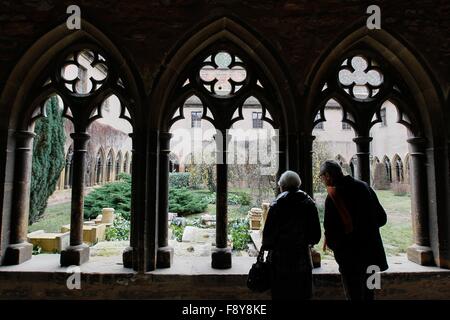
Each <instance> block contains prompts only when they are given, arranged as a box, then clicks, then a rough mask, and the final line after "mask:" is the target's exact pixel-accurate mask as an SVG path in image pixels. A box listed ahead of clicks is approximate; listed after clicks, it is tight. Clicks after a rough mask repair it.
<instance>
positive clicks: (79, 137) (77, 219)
mask: <svg viewBox="0 0 450 320" xmlns="http://www.w3.org/2000/svg"><path fill="white" fill-rule="evenodd" d="M70 136H71V137H72V139H73V158H72V206H71V215H70V246H78V245H81V244H82V243H83V212H84V176H85V174H84V172H85V166H86V153H87V149H86V147H87V142H88V140H89V135H88V134H86V133H72V134H71V135H70Z"/></svg>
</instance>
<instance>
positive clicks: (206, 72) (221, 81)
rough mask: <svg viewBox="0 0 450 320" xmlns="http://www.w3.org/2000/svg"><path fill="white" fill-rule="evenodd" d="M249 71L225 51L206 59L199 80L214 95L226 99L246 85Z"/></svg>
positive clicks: (239, 60)
mask: <svg viewBox="0 0 450 320" xmlns="http://www.w3.org/2000/svg"><path fill="white" fill-rule="evenodd" d="M246 79H247V71H246V69H245V67H244V64H243V62H242V60H241V59H239V58H238V57H236V56H234V55H231V54H229V53H228V52H225V51H220V52H217V53H215V54H213V55H211V56H209V57H208V58H206V59H205V60H204V62H203V64H202V67H201V68H200V71H199V80H200V82H201V83H202V84H203V86H204V87H205V88H206V89H207V90H208V91H209V92H210V93H212V94H215V95H218V96H222V97H226V96H231V95H233V94H235V93H236V92H237V91H239V89H241V88H242V86H243V85H244V83H245V80H246Z"/></svg>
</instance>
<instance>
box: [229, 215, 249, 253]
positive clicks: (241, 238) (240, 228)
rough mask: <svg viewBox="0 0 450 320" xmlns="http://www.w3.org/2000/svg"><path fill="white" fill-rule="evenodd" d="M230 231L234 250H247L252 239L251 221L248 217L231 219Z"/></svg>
mask: <svg viewBox="0 0 450 320" xmlns="http://www.w3.org/2000/svg"><path fill="white" fill-rule="evenodd" d="M229 230H230V231H229V232H230V235H231V241H232V243H233V249H234V250H246V249H247V247H248V244H249V243H250V241H251V237H250V233H249V222H248V220H247V219H246V218H244V219H238V220H235V221H231V222H230V224H229Z"/></svg>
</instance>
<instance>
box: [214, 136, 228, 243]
mask: <svg viewBox="0 0 450 320" xmlns="http://www.w3.org/2000/svg"><path fill="white" fill-rule="evenodd" d="M215 139H216V148H217V149H216V161H217V163H216V172H217V192H216V247H217V248H226V247H227V240H228V239H227V221H228V217H227V215H228V165H227V141H226V139H227V136H226V132H224V131H221V132H220V134H218V135H216V137H215Z"/></svg>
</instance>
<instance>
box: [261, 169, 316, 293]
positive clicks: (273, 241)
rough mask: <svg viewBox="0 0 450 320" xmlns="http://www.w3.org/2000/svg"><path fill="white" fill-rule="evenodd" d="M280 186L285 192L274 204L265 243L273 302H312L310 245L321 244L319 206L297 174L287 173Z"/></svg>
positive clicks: (267, 225) (270, 210) (268, 217)
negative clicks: (270, 257)
mask: <svg viewBox="0 0 450 320" xmlns="http://www.w3.org/2000/svg"><path fill="white" fill-rule="evenodd" d="M278 185H279V186H280V190H281V193H280V194H279V195H278V197H277V198H276V199H275V200H274V201H273V202H272V204H271V205H270V209H269V212H268V215H267V220H266V223H265V225H264V231H263V242H262V245H263V249H265V250H270V251H271V256H272V264H273V275H272V289H271V290H272V299H274V300H275V299H310V298H311V296H312V268H313V266H312V259H311V253H310V245H314V244H316V243H318V242H319V240H320V235H321V230H320V222H319V215H318V213H317V208H316V204H315V202H314V200H313V199H311V198H310V197H309V196H308V195H307V194H306V193H305V192H303V191H301V190H300V189H299V188H300V185H301V180H300V177H299V175H298V174H297V173H295V172H293V171H286V172H284V173H283V174H282V175H281V177H280V180H279V182H278Z"/></svg>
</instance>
